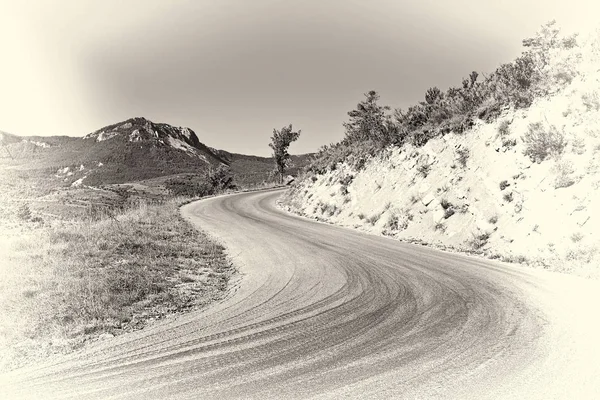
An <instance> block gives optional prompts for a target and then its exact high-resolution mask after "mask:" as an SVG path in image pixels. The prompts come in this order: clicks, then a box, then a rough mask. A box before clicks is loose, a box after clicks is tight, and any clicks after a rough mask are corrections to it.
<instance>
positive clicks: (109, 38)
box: [0, 0, 597, 156]
mask: <svg viewBox="0 0 600 400" xmlns="http://www.w3.org/2000/svg"><path fill="white" fill-rule="evenodd" d="M0 1H2V9H3V13H2V15H0V48H1V49H2V51H3V66H2V70H3V73H2V74H0V87H1V88H2V89H3V96H1V100H0V110H2V114H0V130H3V131H6V132H9V133H13V134H18V135H23V136H31V135H39V136H49V135H68V136H83V135H85V134H87V133H90V132H92V131H95V130H97V129H99V128H101V127H103V126H106V125H109V124H112V123H115V122H118V121H121V120H125V119H128V118H131V117H136V116H143V117H146V118H148V119H150V120H152V121H155V122H165V123H168V124H171V125H175V126H187V127H189V128H191V129H193V130H194V131H195V132H196V133H197V135H198V137H199V139H200V141H202V142H203V143H205V144H207V145H208V146H211V147H215V148H219V149H224V150H227V151H231V152H235V153H245V154H255V155H261V156H267V155H270V149H269V147H268V146H267V144H268V142H269V137H270V135H271V133H272V130H273V128H280V127H282V126H284V125H287V124H289V123H292V124H293V125H294V127H295V128H298V129H301V130H302V136H301V137H300V140H299V141H298V142H296V143H294V144H293V145H292V146H291V148H290V151H291V153H293V154H301V153H308V152H314V151H316V150H317V149H318V147H320V146H321V145H324V144H329V143H331V142H336V141H339V140H340V139H341V138H342V137H343V128H342V122H343V121H345V120H346V119H347V115H346V113H347V112H348V111H349V110H351V109H353V108H354V107H355V106H356V104H357V103H358V102H359V101H360V100H361V99H362V94H363V93H365V92H367V91H369V90H376V91H378V92H379V93H380V95H381V102H382V103H383V104H387V105H390V106H392V107H407V106H409V105H411V104H414V103H415V102H417V101H420V100H422V98H423V95H424V93H425V90H426V89H427V88H429V87H432V86H438V87H439V88H441V89H446V88H447V87H448V86H455V85H459V84H460V82H461V79H462V78H463V77H466V76H467V75H468V74H469V73H470V72H471V71H473V70H476V71H478V72H483V73H489V72H492V71H493V70H494V69H495V68H496V67H497V66H499V65H500V64H501V63H503V62H508V61H511V60H512V59H514V58H515V57H516V56H517V55H519V54H520V52H521V51H522V47H521V40H522V39H524V38H526V37H529V36H532V35H533V34H534V33H535V32H536V31H537V30H538V29H539V27H540V26H541V25H542V24H544V23H545V22H548V21H549V20H551V19H556V20H557V21H558V23H559V25H560V26H562V27H563V28H564V31H565V32H566V33H570V32H576V31H578V30H579V28H580V27H583V26H589V25H590V24H591V23H593V20H594V16H595V15H596V14H595V13H594V12H592V9H593V8H594V7H596V8H597V6H595V3H593V2H591V1H589V0H574V1H571V2H568V3H561V4H553V3H545V2H542V1H516V0H510V1H505V2H503V3H502V4H483V3H481V2H476V1H474V0H459V1H455V2H452V4H449V3H446V2H443V3H441V4H440V3H439V2H435V1H433V0H429V1H419V2H411V1H389V0H378V1H372V2H367V3H362V2H358V1H348V0H346V1H341V0H336V1H327V2H322V1H305V2H284V1H275V0H260V1H253V2H244V1H233V0H232V1H228V0H225V1H218V2H217V1H188V0H178V1H172V2H168V3H167V2H163V1H159V0H146V1H139V0H135V1H127V2H123V1H120V2H117V1H114V0H110V1H102V2H95V1H94V2H92V1H89V2H87V1H58V2H53V3H52V4H50V3H46V2H43V1H37V2H29V4H25V5H24V4H20V3H16V2H11V3H9V2H6V1H4V0H0Z"/></svg>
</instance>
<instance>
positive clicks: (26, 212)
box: [17, 203, 31, 221]
mask: <svg viewBox="0 0 600 400" xmlns="http://www.w3.org/2000/svg"><path fill="white" fill-rule="evenodd" d="M17 218H19V219H20V220H23V221H29V219H30V218H31V210H30V209H29V204H27V203H23V204H21V206H20V207H19V208H18V209H17Z"/></svg>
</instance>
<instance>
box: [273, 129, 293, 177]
mask: <svg viewBox="0 0 600 400" xmlns="http://www.w3.org/2000/svg"><path fill="white" fill-rule="evenodd" d="M299 137H300V130H298V131H297V132H294V131H293V130H292V124H290V125H289V126H284V127H283V128H281V129H280V130H277V129H273V136H271V143H269V147H270V148H271V149H273V158H274V159H275V166H276V168H277V172H278V173H279V183H283V174H284V173H285V170H286V168H287V167H288V163H289V160H290V154H289V153H288V149H289V147H290V144H291V143H292V142H295V141H296V140H298V138H299Z"/></svg>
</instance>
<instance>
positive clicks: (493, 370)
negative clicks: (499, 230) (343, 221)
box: [0, 191, 600, 400]
mask: <svg viewBox="0 0 600 400" xmlns="http://www.w3.org/2000/svg"><path fill="white" fill-rule="evenodd" d="M280 193H281V192H280V191H266V192H254V193H245V194H236V195H229V196H222V197H216V198H211V199H207V200H202V201H199V202H195V203H192V204H189V205H187V206H185V207H184V208H183V209H182V213H183V215H184V216H185V217H186V218H187V219H189V220H190V221H191V222H192V223H194V224H196V225H197V226H199V227H201V228H202V229H204V230H207V231H208V232H210V233H212V234H214V235H215V236H216V237H218V239H220V240H221V241H222V242H223V244H224V245H225V246H226V247H227V248H228V252H229V255H230V256H231V258H232V260H233V261H234V263H236V264H237V265H238V266H239V268H240V272H241V274H240V275H241V278H240V279H239V280H238V281H236V282H234V283H233V285H232V289H231V291H230V293H229V295H228V296H227V298H226V299H225V300H223V301H221V302H219V303H218V304H214V305H212V306H211V307H209V308H207V309H205V310H202V311H199V312H194V313H190V314H188V315H186V316H183V317H180V318H177V319H174V320H173V321H168V322H164V323H160V324H156V325H154V326H152V327H150V328H148V329H145V330H143V331H140V332H136V333H132V334H128V335H123V336H120V337H117V338H114V339H111V340H107V341H104V342H100V343H98V344H96V345H94V346H90V347H89V348H88V349H86V350H85V351H83V352H80V353H77V354H73V355H71V356H67V357H62V358H58V359H55V360H53V361H50V362H48V363H46V364H45V365H39V366H34V367H30V368H27V369H22V370H17V371H13V372H11V373H8V374H5V375H3V376H1V377H0V398H6V399H9V398H18V397H22V398H27V397H29V398H65V399H86V400H88V399H96V398H98V399H140V398H146V399H163V398H177V399H179V398H183V399H213V398H214V399H229V398H256V399H269V398H273V399H288V398H290V399H292V398H318V399H321V398H331V399H337V398H360V399H369V398H374V399H378V398H381V399H390V398H402V399H417V398H418V399H429V398H443V399H449V398H456V399H486V398H489V399H497V398H514V399H534V398H539V399H552V398H564V399H582V398H590V399H593V398H600V391H599V381H600V379H599V377H600V370H599V366H600V357H599V353H600V351H599V349H598V344H597V343H596V340H595V337H596V336H597V332H598V331H597V330H596V328H597V322H596V319H597V317H598V312H597V310H596V305H597V304H600V303H599V302H598V299H599V297H598V293H599V292H600V291H599V290H598V289H599V286H598V284H597V283H594V282H588V281H584V280H580V279H576V278H573V277H569V276H565V275H561V274H555V273H548V272H544V271H537V270H533V269H527V268H522V267H514V266H510V265H506V264H502V263H498V262H493V261H487V260H483V259H479V258H475V257H467V256H462V255H457V254H450V253H445V252H440V251H437V250H433V249H429V248H426V247H422V246H416V245H409V244H403V243H399V242H397V241H394V240H391V239H387V238H381V237H375V236H369V235H365V234H362V233H358V232H355V231H352V230H348V229H343V228H339V227H335V226H331V225H326V224H322V223H317V222H312V221H309V220H307V219H304V218H300V217H296V216H293V215H291V214H288V213H286V212H284V211H281V210H279V209H277V207H276V206H275V200H276V198H277V197H278V196H279V194H280Z"/></svg>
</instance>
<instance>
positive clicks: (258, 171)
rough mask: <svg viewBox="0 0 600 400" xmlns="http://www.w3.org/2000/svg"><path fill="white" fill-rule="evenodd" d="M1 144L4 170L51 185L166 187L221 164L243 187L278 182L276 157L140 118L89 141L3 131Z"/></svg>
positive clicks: (296, 164)
mask: <svg viewBox="0 0 600 400" xmlns="http://www.w3.org/2000/svg"><path fill="white" fill-rule="evenodd" d="M0 145H1V146H2V148H0V168H2V167H3V168H4V169H5V171H8V170H11V171H13V172H17V173H18V172H19V171H20V172H21V173H20V175H23V176H27V177H28V178H32V177H33V178H34V179H35V178H37V179H38V180H45V181H46V183H44V186H45V187H56V186H63V187H70V186H81V185H85V186H95V187H97V186H101V185H114V184H125V183H131V182H140V181H150V182H154V183H156V182H159V183H160V182H165V181H166V179H167V178H168V177H170V176H182V175H188V176H194V177H195V178H194V179H195V180H197V179H202V177H203V176H204V175H205V174H206V173H207V172H208V171H209V170H210V169H214V168H217V167H219V166H220V165H227V166H229V167H230V169H231V171H232V173H233V175H234V182H235V183H236V184H237V185H253V184H257V183H262V182H264V181H268V180H270V179H272V178H271V176H270V173H271V172H272V171H273V169H274V163H273V159H272V158H267V157H258V156H249V155H243V154H235V153H229V152H227V151H224V150H217V149H212V148H210V147H208V146H207V145H205V144H204V143H202V142H200V140H199V138H198V136H197V135H196V134H195V133H194V131H193V130H191V129H190V128H184V127H175V126H172V125H169V124H165V123H155V122H152V121H150V120H148V119H146V118H140V117H137V118H130V119H128V120H125V121H121V122H118V123H115V124H112V125H108V126H105V127H103V128H101V129H98V130H96V131H94V132H91V133H89V134H87V135H86V136H84V137H83V138H81V137H68V136H50V137H42V136H27V137H25V136H16V135H12V134H8V133H4V132H1V133H0ZM308 158H309V156H308V155H304V156H292V163H293V165H292V166H291V168H290V173H292V174H295V173H297V171H298V170H299V169H300V167H303V166H304V165H306V164H307V162H308ZM186 179H187V178H186ZM52 183H54V184H52Z"/></svg>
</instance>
